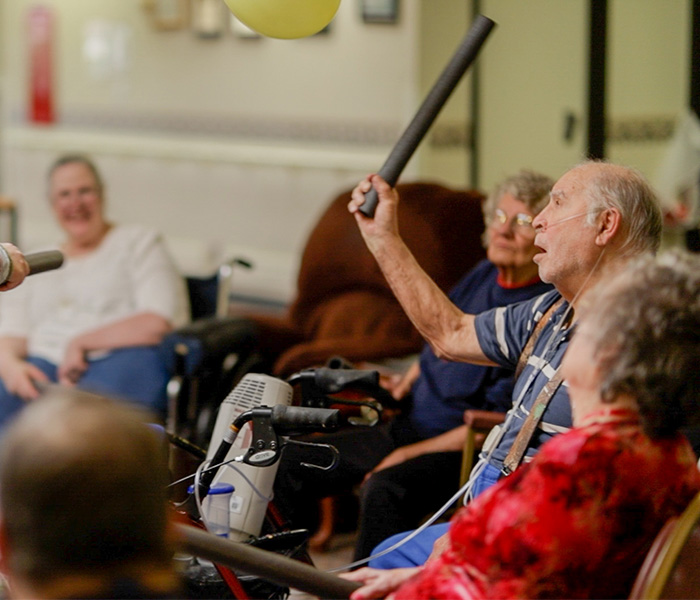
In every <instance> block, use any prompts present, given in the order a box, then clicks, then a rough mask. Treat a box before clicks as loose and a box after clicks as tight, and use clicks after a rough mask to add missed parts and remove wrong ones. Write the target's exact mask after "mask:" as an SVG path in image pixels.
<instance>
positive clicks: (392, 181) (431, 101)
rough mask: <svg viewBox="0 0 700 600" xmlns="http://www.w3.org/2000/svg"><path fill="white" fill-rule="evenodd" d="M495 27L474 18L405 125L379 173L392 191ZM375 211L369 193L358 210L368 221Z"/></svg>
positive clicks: (372, 193) (374, 198) (373, 194)
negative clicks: (411, 117)
mask: <svg viewBox="0 0 700 600" xmlns="http://www.w3.org/2000/svg"><path fill="white" fill-rule="evenodd" d="M495 26H496V24H495V23H494V22H493V21H492V20H491V19H489V18H488V17H484V16H483V15H477V16H476V18H475V19H474V22H473V23H472V26H471V28H470V29H469V31H468V32H467V35H466V36H465V37H464V39H463V40H462V43H461V44H460V46H459V48H457V51H456V52H455V54H454V56H453V57H452V59H451V60H450V62H449V63H448V64H447V66H446V67H445V69H444V70H443V72H442V73H441V74H440V76H439V77H438V80H437V81H436V82H435V84H434V85H433V87H432V89H431V90H430V92H428V95H427V96H426V97H425V100H423V104H421V106H420V108H419V109H418V112H417V113H416V114H415V116H414V117H413V120H412V121H411V122H410V123H409V124H408V127H406V130H405V131H404V132H403V134H402V135H401V137H400V138H399V140H398V142H396V145H395V146H394V148H393V149H392V151H391V152H390V153H389V157H388V158H387V159H386V161H385V162H384V164H383V165H382V168H381V169H379V171H378V174H379V175H381V177H382V179H384V180H385V181H386V182H387V183H388V184H389V185H391V186H392V187H393V186H394V185H396V182H397V181H398V179H399V175H401V172H402V171H403V169H404V167H405V166H406V163H407V162H408V161H409V159H410V158H411V156H412V155H413V153H414V152H415V150H416V148H417V147H418V144H420V142H421V140H422V139H423V137H424V136H425V134H426V133H427V131H428V129H429V128H430V126H431V125H432V124H433V121H434V120H435V117H437V115H438V113H439V112H440V110H441V109H442V107H443V106H444V104H445V102H447V99H448V98H449V97H450V94H451V93H452V92H453V91H454V89H455V88H456V87H457V84H458V83H459V80H460V79H461V78H462V75H464V73H465V72H466V70H467V69H468V68H469V66H470V65H471V64H472V62H474V59H475V58H476V55H477V54H478V52H479V50H480V49H481V46H482V45H483V44H484V42H485V41H486V38H487V37H488V35H489V34H490V33H491V30H492V29H493V28H494V27H495ZM376 208H377V192H376V191H375V190H374V189H371V190H370V191H369V192H367V193H366V194H365V202H364V204H363V205H362V206H361V207H360V212H362V213H363V214H364V215H366V216H368V217H373V216H374V211H375V210H376Z"/></svg>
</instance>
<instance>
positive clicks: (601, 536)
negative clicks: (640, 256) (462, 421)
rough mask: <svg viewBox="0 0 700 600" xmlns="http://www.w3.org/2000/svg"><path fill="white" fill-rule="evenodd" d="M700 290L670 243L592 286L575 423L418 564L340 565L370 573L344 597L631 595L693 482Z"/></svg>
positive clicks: (696, 273)
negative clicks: (687, 431) (385, 567)
mask: <svg viewBox="0 0 700 600" xmlns="http://www.w3.org/2000/svg"><path fill="white" fill-rule="evenodd" d="M698 289H700V257H697V256H696V257H691V256H689V255H680V254H675V253H674V254H668V255H665V256H663V257H661V258H659V259H657V260H653V259H646V260H643V261H640V262H638V263H637V264H636V265H635V267H634V268H630V269H628V270H627V271H625V272H624V273H621V274H618V275H617V276H615V277H614V278H613V279H608V280H607V285H606V286H605V287H604V288H603V287H601V286H599V287H598V288H597V289H596V291H595V292H592V293H591V294H590V298H594V299H595V302H590V298H589V302H588V303H587V307H584V309H583V310H582V311H581V319H580V322H579V325H578V329H577V332H576V335H575V337H574V340H573V341H572V343H571V345H570V346H569V349H568V351H567V354H566V357H565V359H564V363H563V370H564V375H565V378H566V382H567V384H568V386H569V396H570V398H571V403H572V410H573V414H574V425H575V428H574V429H572V430H571V431H570V432H568V433H565V434H563V435H560V436H557V437H556V438H554V439H552V440H551V441H550V442H548V443H547V444H545V445H544V446H543V447H542V449H541V450H540V452H539V454H538V455H537V456H536V457H535V459H534V460H533V461H532V462H531V463H528V464H526V465H523V466H522V467H520V468H519V469H517V470H516V472H515V473H513V474H512V475H510V476H509V477H506V478H504V479H502V480H501V481H499V483H497V484H496V485H494V486H493V487H492V488H490V489H489V490H487V491H485V492H484V493H483V494H481V495H480V496H479V497H478V498H476V499H475V500H474V501H473V502H472V503H471V504H470V505H469V506H467V507H465V508H463V509H461V510H460V511H459V512H458V513H457V514H456V515H455V517H454V519H453V521H452V524H451V527H450V531H449V533H448V537H449V539H448V540H446V541H445V545H446V549H445V550H444V552H442V553H441V554H440V555H439V556H438V557H436V558H433V559H431V560H429V561H428V563H426V565H425V566H424V567H419V568H417V569H397V570H395V571H378V570H375V569H360V570H359V571H355V572H353V573H350V574H347V575H345V577H346V578H349V579H353V580H355V581H361V582H363V583H364V584H365V585H364V586H363V587H362V588H360V589H359V590H357V591H356V592H354V593H353V595H352V596H351V597H352V598H353V599H356V600H359V599H362V598H378V597H383V596H384V595H386V594H387V593H389V592H391V591H393V590H396V588H397V587H398V586H399V585H400V586H401V587H398V590H397V591H396V592H395V594H393V595H392V596H391V597H392V598H397V599H410V600H415V599H419V598H436V599H437V598H625V597H627V596H628V595H629V592H630V590H631V587H632V584H633V582H634V579H635V577H636V575H637V572H638V571H639V568H640V567H641V564H642V562H643V560H644V557H645V555H646V553H647V552H648V550H649V548H650V546H651V544H652V542H653V540H654V537H655V536H656V534H657V533H658V531H659V530H660V529H661V527H662V526H663V524H664V523H665V522H666V521H667V520H668V519H669V518H670V517H672V516H675V515H678V514H680V513H681V512H682V511H683V510H684V508H685V507H686V506H687V505H688V503H689V502H690V500H691V499H692V498H693V496H694V495H695V494H696V493H698V491H700V471H698V469H697V465H696V458H695V455H694V454H693V451H692V449H691V447H690V445H689V444H688V442H687V440H686V439H685V437H684V436H683V435H681V434H680V433H679V429H680V428H681V427H684V426H685V425H687V424H688V423H689V422H692V421H694V419H695V418H696V414H697V412H698V410H699V407H698V406H697V404H698V402H697V390H698V389H700V294H699V293H698ZM401 584H403V585H401Z"/></svg>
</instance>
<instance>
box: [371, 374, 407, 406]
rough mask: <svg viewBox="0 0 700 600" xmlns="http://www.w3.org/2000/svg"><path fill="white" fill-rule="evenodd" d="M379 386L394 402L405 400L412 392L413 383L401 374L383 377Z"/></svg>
mask: <svg viewBox="0 0 700 600" xmlns="http://www.w3.org/2000/svg"><path fill="white" fill-rule="evenodd" d="M379 384H380V385H381V386H382V387H383V388H384V389H385V390H386V391H387V392H389V393H390V394H391V397H392V398H393V399H394V400H403V399H404V398H405V397H406V396H407V395H408V392H410V391H411V385H412V384H411V382H409V381H407V379H406V377H404V375H403V374H401V373H394V374H392V375H381V376H380V378H379Z"/></svg>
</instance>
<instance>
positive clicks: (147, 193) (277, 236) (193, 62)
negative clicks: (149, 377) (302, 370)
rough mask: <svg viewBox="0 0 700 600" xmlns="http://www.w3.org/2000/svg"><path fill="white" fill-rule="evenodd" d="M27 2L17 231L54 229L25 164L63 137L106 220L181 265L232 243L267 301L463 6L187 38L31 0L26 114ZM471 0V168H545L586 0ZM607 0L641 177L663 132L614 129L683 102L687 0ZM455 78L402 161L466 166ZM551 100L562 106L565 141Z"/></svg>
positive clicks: (617, 73) (14, 130) (128, 1)
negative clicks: (476, 36) (475, 33)
mask: <svg viewBox="0 0 700 600" xmlns="http://www.w3.org/2000/svg"><path fill="white" fill-rule="evenodd" d="M36 2H37V0H0V152H1V154H0V193H3V194H7V195H11V196H13V197H15V198H16V199H17V201H18V203H19V208H20V226H21V227H20V234H21V238H20V241H21V242H22V243H23V244H25V245H26V247H28V248H30V247H31V246H33V245H34V244H35V243H39V242H41V243H45V241H46V239H49V238H51V236H53V237H56V236H57V234H58V232H56V231H55V229H54V227H53V224H52V222H51V219H50V216H49V214H48V211H47V210H46V206H45V200H44V173H45V171H46V167H47V166H48V165H49V163H50V162H51V160H52V159H53V158H54V157H55V156H56V155H57V154H59V153H61V152H64V151H67V150H83V151H87V152H90V153H91V154H93V155H94V156H95V157H96V159H97V161H98V163H99V166H100V167H101V168H102V169H103V170H104V172H105V178H106V180H107V183H108V192H109V211H110V215H111V216H112V217H113V218H114V219H116V220H119V221H140V222H145V223H149V224H152V225H154V226H156V227H158V228H159V229H161V230H162V231H163V232H164V233H165V234H166V237H167V238H168V240H169V241H170V242H171V246H172V249H173V251H174V253H175V254H176V256H177V258H178V260H179V262H180V264H181V265H182V267H183V269H184V270H186V271H189V272H195V271H197V272H202V271H206V270H208V269H211V268H213V266H214V263H215V262H216V261H217V260H218V259H219V258H220V257H223V256H226V255H229V254H231V253H235V254H240V255H242V256H246V257H249V258H251V259H252V260H253V261H254V262H256V263H257V265H258V267H257V269H255V270H254V271H252V272H249V273H242V274H241V275H240V278H239V280H238V285H239V286H241V291H242V292H244V293H251V294H261V295H265V296H269V297H273V298H276V299H282V300H287V299H289V298H290V297H291V296H292V295H293V292H294V289H293V288H294V279H295V276H296V267H297V261H298V257H299V254H300V251H301V248H302V246H303V242H304V240H305V238H306V236H307V234H308V232H309V230H310V228H311V227H312V226H313V224H314V222H315V220H316V218H317V217H318V215H319V213H320V211H322V210H323V208H324V206H325V205H326V204H327V203H328V201H329V200H330V199H331V197H332V196H334V195H335V194H336V193H338V192H339V191H341V190H342V189H345V188H348V187H350V186H352V185H353V184H354V183H355V182H356V181H357V180H358V179H359V178H360V177H362V176H363V175H365V174H366V173H368V172H371V171H376V170H378V169H379V167H380V166H381V164H382V163H383V161H384V159H385V158H386V156H387V154H388V152H389V150H390V149H391V147H392V146H393V144H394V142H395V141H396V139H397V138H398V136H399V134H400V133H401V131H402V130H403V128H404V127H405V125H406V124H407V123H408V122H409V120H410V119H411V118H412V116H413V114H414V112H415V110H416V109H417V107H418V106H419V104H420V102H421V101H422V100H423V98H424V95H425V94H426V93H427V91H428V90H429V88H430V86H431V85H432V83H433V82H434V81H435V79H436V78H437V77H438V75H439V73H440V72H441V71H442V69H443V68H444V66H445V64H446V63H447V61H448V60H449V58H450V57H451V55H452V53H453V52H454V50H455V49H456V48H457V45H458V43H459V42H460V41H461V39H462V37H463V36H464V34H465V33H466V31H467V29H468V26H469V23H470V21H471V15H470V12H469V11H470V2H468V0H460V1H457V0H401V2H400V5H401V8H400V18H399V22H398V23H397V24H396V25H376V24H374V25H371V24H366V23H363V22H362V20H361V18H360V13H359V5H360V2H359V0H342V2H341V5H340V9H339V12H338V15H337V16H336V18H335V19H334V21H333V23H332V24H331V27H330V32H329V33H328V34H324V35H318V36H314V37H311V38H305V39H301V40H291V41H288V40H273V39H269V38H261V39H243V38H240V37H237V36H235V35H233V34H232V33H231V32H230V31H226V32H225V34H224V35H222V36H221V37H220V38H218V39H214V40H203V39H200V38H198V37H197V36H196V35H194V33H193V32H192V31H190V30H181V31H173V32H160V31H156V30H154V29H153V28H152V27H151V26H150V25H149V23H148V20H147V18H146V16H145V14H144V12H143V10H142V2H141V0H99V1H96V0H42V1H41V3H42V4H44V5H46V6H50V7H52V8H53V10H54V12H55V14H56V18H57V31H56V40H55V53H56V56H55V61H54V66H55V94H56V104H57V109H58V110H57V112H58V120H57V123H56V124H55V125H52V126H49V127H43V126H32V125H31V124H29V123H27V121H26V104H27V98H26V96H27V93H26V92H27V83H26V82H27V71H28V66H27V47H26V12H27V9H28V8H29V7H30V6H32V5H34V4H35V3H36ZM481 5H482V12H483V13H484V14H485V15H486V16H489V17H491V18H493V19H494V20H495V21H496V22H497V27H496V29H495V30H494V32H493V34H492V35H491V36H490V37H489V39H488V40H487V42H486V44H485V46H484V48H483V50H482V53H481V54H480V56H479V58H478V61H479V65H480V68H481V84H482V85H481V96H480V101H481V108H482V117H481V123H480V128H481V153H480V156H479V160H480V164H481V168H480V183H481V187H482V189H486V190H488V189H489V188H490V187H491V186H492V185H493V184H494V183H495V182H496V181H498V180H499V179H500V178H502V177H503V176H504V175H506V174H509V173H512V172H513V171H515V170H517V169H520V168H522V167H531V168H537V169H540V170H543V171H545V172H548V173H550V174H551V175H553V176H557V175H559V174H560V173H561V172H562V171H563V170H565V169H566V168H567V167H568V166H569V165H570V164H572V163H574V162H576V161H577V160H578V159H579V158H580V157H581V155H582V153H583V151H584V145H585V139H584V137H585V126H586V125H585V102H586V60H587V59H586V52H587V51H586V44H587V5H588V0H566V1H565V2H564V1H562V0H527V2H519V1H517V0H482V2H481ZM609 6H610V7H611V24H610V39H611V43H610V47H609V58H610V62H609V65H610V69H609V85H610V87H609V117H610V119H611V125H612V127H611V131H612V132H613V133H615V132H617V133H615V135H614V136H613V139H611V140H610V144H609V150H610V156H611V158H612V159H614V160H618V161H621V162H625V163H628V164H633V165H635V166H637V167H639V168H640V169H642V171H644V172H645V173H646V174H647V175H649V176H650V177H651V176H653V174H654V171H655V169H656V166H657V165H658V163H659V161H660V160H661V157H662V155H663V152H664V150H665V147H666V144H667V139H666V138H664V137H663V136H657V137H654V136H651V138H649V136H647V137H646V138H645V137H644V136H641V137H640V138H639V139H630V138H629V137H627V138H625V137H624V136H620V135H618V134H619V132H620V131H622V130H624V127H622V128H621V127H620V126H621V125H622V126H625V125H628V124H630V123H631V124H632V125H633V126H635V123H636V124H637V125H638V126H637V129H641V130H643V129H644V127H646V126H647V125H648V124H650V123H651V124H652V125H653V124H654V123H659V122H661V123H662V124H663V123H668V122H672V120H673V118H674V117H675V116H676V115H677V114H678V113H679V112H680V111H681V109H682V107H683V106H684V105H685V104H686V95H687V79H688V76H687V73H688V66H687V65H688V56H687V48H688V45H689V41H688V40H689V14H690V2H689V0H663V2H662V1H661V0H612V1H611V2H610V3H609ZM222 8H223V2H222ZM223 14H224V16H225V17H226V16H227V15H228V13H227V12H226V10H225V9H224V12H223ZM90 28H93V29H92V31H94V28H98V30H101V31H102V32H103V39H107V40H109V39H112V40H115V39H116V40H119V39H124V40H127V41H126V42H125V43H124V44H123V45H121V46H120V45H119V44H118V43H117V42H114V43H115V44H116V46H114V47H116V48H117V49H118V50H124V54H123V60H115V61H113V62H109V61H107V62H99V61H97V62H95V61H93V62H90V61H89V60H87V59H86V56H85V54H84V52H83V45H84V42H85V40H86V36H87V35H88V33H87V32H89V31H91V29H90ZM110 36H111V37H110ZM120 36H122V37H120ZM115 56H117V58H119V56H122V55H120V54H119V53H118V52H117V53H116V55H115ZM468 84H469V76H467V78H466V79H465V81H464V82H462V83H461V84H460V86H459V87H458V88H457V90H456V91H455V93H454V95H453V97H452V98H451V99H450V101H449V102H448V104H447V105H446V107H445V109H444V110H443V112H442V113H441V115H440V117H439V119H438V122H437V123H436V125H435V127H434V128H433V130H432V131H431V132H430V133H429V134H428V136H427V139H426V140H425V141H424V142H423V143H422V144H421V146H420V148H419V151H418V152H417V155H416V157H415V158H414V159H413V160H412V161H411V162H410V163H409V165H408V167H407V169H406V171H405V172H404V176H403V179H404V180H409V179H416V178H422V179H432V180H438V181H442V182H444V183H447V184H450V185H455V186H466V185H468V182H469V181H470V175H471V174H470V173H469V171H468V163H469V152H468V150H467V148H466V147H465V139H459V136H460V135H463V134H464V132H465V131H466V130H467V128H468V126H469V125H470V123H469V105H470V94H469V88H468ZM567 111H572V112H573V113H574V114H575V115H576V116H577V119H578V122H577V129H576V130H575V133H574V136H573V138H572V139H571V140H569V141H567V140H564V139H563V121H564V115H565V113H566V112H567ZM633 129H634V127H633ZM632 137H634V136H632ZM445 140H447V141H445Z"/></svg>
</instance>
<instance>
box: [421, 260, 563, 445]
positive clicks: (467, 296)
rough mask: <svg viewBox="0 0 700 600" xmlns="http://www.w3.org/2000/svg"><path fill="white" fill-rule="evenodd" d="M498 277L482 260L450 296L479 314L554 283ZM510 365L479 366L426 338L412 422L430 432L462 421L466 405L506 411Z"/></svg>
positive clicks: (426, 433) (423, 433) (510, 387)
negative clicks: (442, 353)
mask: <svg viewBox="0 0 700 600" xmlns="http://www.w3.org/2000/svg"><path fill="white" fill-rule="evenodd" d="M497 278H498V270H497V269H496V267H495V266H494V265H493V264H492V263H491V262H489V261H488V260H483V261H481V262H480V263H479V264H478V265H476V267H474V268H473V269H472V270H471V271H470V272H469V273H467V274H466V275H465V276H464V277H462V279H461V280H460V281H459V282H458V283H457V284H456V285H455V286H454V288H452V291H451V292H450V294H449V296H450V300H452V302H453V303H454V304H455V305H456V306H457V307H459V308H460V309H461V310H462V311H463V312H466V313H469V314H478V313H481V312H483V311H485V310H488V309H490V308H494V307H496V306H505V305H507V304H512V303H515V302H521V301H523V300H528V299H530V298H533V297H535V296H539V295H540V294H543V293H544V292H546V291H548V290H551V289H552V287H551V286H550V285H548V284H546V283H542V282H541V281H537V282H536V283H533V284H532V285H528V286H524V287H517V288H505V287H502V286H501V285H499V284H498V281H497ZM513 371H514V367H508V368H499V367H483V366H477V365H471V364H467V363H460V362H451V361H447V360H443V359H439V358H437V357H436V356H435V354H433V351H432V350H431V349H430V346H429V345H428V344H426V345H425V346H424V348H423V351H422V352H421V356H420V376H419V377H418V379H417V380H416V382H415V383H414V384H413V388H412V390H411V395H412V398H413V405H412V409H411V412H410V415H409V418H410V420H411V424H412V425H413V427H414V428H415V429H416V431H417V432H418V433H419V434H420V435H421V436H424V437H425V438H428V437H433V436H435V435H439V434H441V433H444V432H445V431H449V430H451V429H454V428H455V427H459V426H460V425H462V424H463V423H464V411H465V410H467V409H470V408H476V409H481V410H496V411H500V412H505V411H506V410H508V409H509V408H510V406H511V395H512V390H513Z"/></svg>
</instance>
